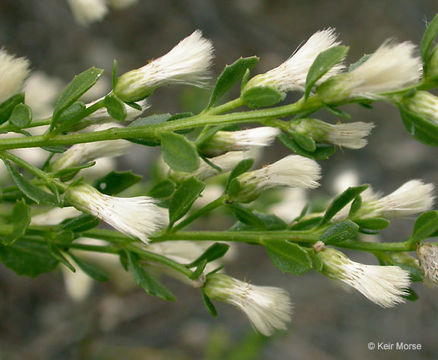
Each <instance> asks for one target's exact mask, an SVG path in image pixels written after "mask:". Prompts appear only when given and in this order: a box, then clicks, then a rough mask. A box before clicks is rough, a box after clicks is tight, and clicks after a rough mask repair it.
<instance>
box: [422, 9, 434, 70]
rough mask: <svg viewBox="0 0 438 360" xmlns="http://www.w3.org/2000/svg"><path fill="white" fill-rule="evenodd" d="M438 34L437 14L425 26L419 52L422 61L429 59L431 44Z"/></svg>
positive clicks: (425, 61)
mask: <svg viewBox="0 0 438 360" xmlns="http://www.w3.org/2000/svg"><path fill="white" fill-rule="evenodd" d="M437 34H438V15H435V17H434V18H433V20H432V21H431V22H430V23H429V25H428V26H427V28H426V30H425V32H424V35H423V38H422V39H421V43H420V52H421V58H422V59H423V63H425V64H426V63H427V61H428V60H429V56H430V52H431V47H432V44H433V42H434V40H435V38H436V36H437Z"/></svg>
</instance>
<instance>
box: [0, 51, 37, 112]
mask: <svg viewBox="0 0 438 360" xmlns="http://www.w3.org/2000/svg"><path fill="white" fill-rule="evenodd" d="M29 66H30V64H29V61H28V60H27V59H25V58H16V57H15V56H13V55H10V54H8V53H7V52H6V50H5V49H0V82H1V87H0V103H2V102H3V101H5V100H7V99H8V98H10V97H11V96H12V95H15V94H16V93H18V92H19V91H20V90H21V87H22V86H23V82H24V80H25V79H26V77H27V75H29V72H30V70H29Z"/></svg>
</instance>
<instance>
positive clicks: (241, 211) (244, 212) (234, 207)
mask: <svg viewBox="0 0 438 360" xmlns="http://www.w3.org/2000/svg"><path fill="white" fill-rule="evenodd" d="M228 207H229V209H230V210H231V211H232V212H233V213H234V215H235V216H236V218H237V219H238V220H239V221H241V222H243V223H244V224H248V225H250V226H252V227H254V228H256V229H266V225H265V223H264V222H263V221H262V220H261V219H259V217H258V216H256V215H254V214H253V212H252V211H251V210H250V209H248V208H246V207H244V206H242V205H240V204H237V203H231V204H229V206H228Z"/></svg>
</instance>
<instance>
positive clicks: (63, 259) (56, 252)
mask: <svg viewBox="0 0 438 360" xmlns="http://www.w3.org/2000/svg"><path fill="white" fill-rule="evenodd" d="M47 244H48V248H49V251H50V254H51V255H52V256H53V257H54V258H55V259H56V260H58V261H59V262H60V263H61V264H63V265H64V266H66V267H67V268H69V269H70V270H71V271H72V272H76V269H75V267H74V266H73V265H72V264H71V263H70V262H69V261H68V260H67V259H66V257H65V256H64V255H63V254H62V252H61V250H59V249H58V248H57V247H56V246H55V245H53V244H51V243H47Z"/></svg>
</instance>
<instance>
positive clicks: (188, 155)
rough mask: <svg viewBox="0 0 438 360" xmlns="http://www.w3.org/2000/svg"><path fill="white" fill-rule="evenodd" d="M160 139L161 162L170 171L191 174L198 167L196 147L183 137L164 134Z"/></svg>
mask: <svg viewBox="0 0 438 360" xmlns="http://www.w3.org/2000/svg"><path fill="white" fill-rule="evenodd" d="M160 138H161V150H162V154H163V160H164V161H165V162H166V164H167V165H169V167H170V168H171V169H172V170H175V171H184V172H193V171H195V170H196V169H198V167H199V155H198V151H197V149H196V146H195V145H194V144H193V143H192V142H191V141H189V140H187V139H186V138H185V137H184V136H183V135H180V134H175V133H164V134H162V135H161V136H160Z"/></svg>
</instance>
